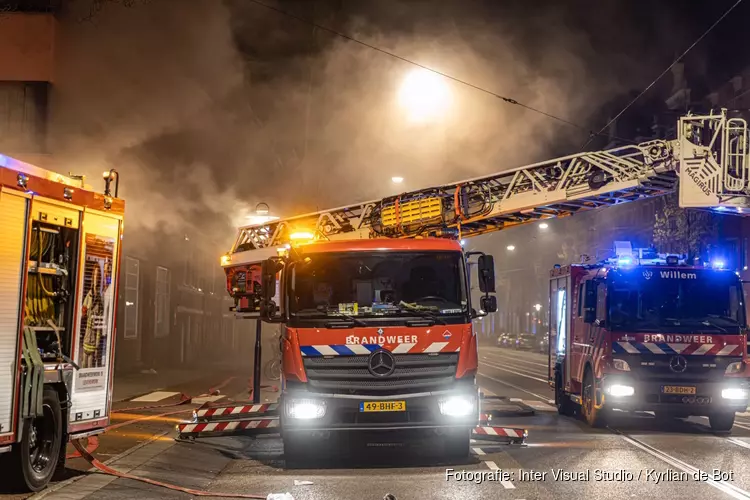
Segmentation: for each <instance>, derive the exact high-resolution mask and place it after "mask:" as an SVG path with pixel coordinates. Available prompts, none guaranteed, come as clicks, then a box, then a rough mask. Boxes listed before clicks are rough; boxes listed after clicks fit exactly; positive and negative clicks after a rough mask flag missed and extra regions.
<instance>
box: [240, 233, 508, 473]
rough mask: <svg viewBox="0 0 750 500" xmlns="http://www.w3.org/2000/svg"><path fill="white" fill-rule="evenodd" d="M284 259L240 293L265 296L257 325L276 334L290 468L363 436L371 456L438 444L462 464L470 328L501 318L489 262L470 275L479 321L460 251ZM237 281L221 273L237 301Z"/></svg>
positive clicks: (328, 251)
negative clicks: (475, 276)
mask: <svg viewBox="0 0 750 500" xmlns="http://www.w3.org/2000/svg"><path fill="white" fill-rule="evenodd" d="M280 250H281V251H280V252H279V256H278V257H272V258H270V259H268V260H265V261H263V263H262V266H261V267H262V271H261V273H260V278H261V282H260V283H257V282H256V283H255V286H253V287H250V286H248V285H247V284H245V282H246V281H249V280H250V279H249V278H245V277H242V279H241V281H242V282H243V285H242V286H243V290H247V291H248V292H249V291H251V290H261V291H262V294H263V297H262V299H260V304H261V316H262V317H263V318H264V320H266V321H269V322H276V323H283V324H284V326H283V335H282V345H281V350H282V384H283V385H282V393H281V396H280V399H279V411H280V420H281V434H282V439H283V442H284V454H285V457H286V460H287V461H295V460H302V459H303V458H305V457H310V456H315V454H316V453H318V452H319V450H320V446H321V441H323V442H328V443H332V442H334V441H335V440H336V438H341V441H342V442H343V443H345V442H347V441H349V439H350V438H351V437H356V436H360V437H361V436H364V435H367V437H368V438H369V441H368V442H369V443H375V444H376V445H377V446H391V445H401V444H403V443H404V442H405V441H406V440H407V439H408V440H410V441H412V440H416V439H419V438H421V439H432V438H435V439H438V440H439V441H437V442H438V443H441V444H442V445H443V449H444V452H445V453H446V454H447V455H449V456H452V457H458V456H467V455H468V453H469V442H470V434H471V430H472V429H473V428H474V427H475V426H476V425H477V423H478V419H479V403H480V402H479V393H478V388H477V385H476V381H475V377H476V372H477V348H478V345H477V338H476V335H475V332H474V331H473V329H472V325H471V320H472V319H473V318H475V317H478V316H480V315H485V314H487V313H489V312H494V311H496V310H497V303H496V299H495V297H494V296H491V295H489V293H491V292H494V265H493V261H492V257H491V256H487V255H483V254H482V255H481V256H480V258H479V263H478V265H477V269H478V270H479V276H480V280H479V288H480V290H481V291H483V292H485V296H483V297H482V298H481V303H480V309H481V310H480V311H479V312H477V311H476V310H474V309H472V304H471V296H470V293H469V290H470V286H469V277H468V266H467V259H468V257H469V256H470V255H471V254H470V253H468V254H465V253H464V252H463V249H462V247H461V245H460V244H459V242H458V241H456V240H449V239H439V238H425V239H403V240H400V239H364V240H362V239H360V240H348V241H346V240H345V241H328V242H326V241H322V242H321V241H314V242H310V243H309V244H302V245H294V244H292V245H288V246H287V247H286V248H282V249H280ZM251 267H254V266H251ZM238 269H244V268H243V267H242V266H240V267H235V268H234V269H233V270H231V271H230V273H229V276H230V278H229V283H228V285H229V286H231V287H232V288H233V289H237V288H238V287H237V281H238V278H237V274H238V271H237V270H238ZM240 272H242V274H243V276H253V275H255V279H257V277H258V275H259V274H258V273H257V271H256V272H251V270H247V269H245V270H243V271H240ZM254 303H258V300H256V299H253V300H246V301H245V302H244V303H243V302H242V300H239V302H238V305H239V306H243V305H244V307H252V305H253V304H254ZM394 440H395V442H394Z"/></svg>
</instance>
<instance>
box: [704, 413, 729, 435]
mask: <svg viewBox="0 0 750 500" xmlns="http://www.w3.org/2000/svg"><path fill="white" fill-rule="evenodd" d="M708 422H709V423H710V424H711V430H712V431H714V432H720V433H729V432H731V431H732V427H733V426H734V412H733V411H730V412H721V413H712V414H711V415H709V416H708Z"/></svg>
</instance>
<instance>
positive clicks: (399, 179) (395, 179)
mask: <svg viewBox="0 0 750 500" xmlns="http://www.w3.org/2000/svg"><path fill="white" fill-rule="evenodd" d="M391 182H392V183H394V184H401V183H402V182H404V178H403V177H391Z"/></svg>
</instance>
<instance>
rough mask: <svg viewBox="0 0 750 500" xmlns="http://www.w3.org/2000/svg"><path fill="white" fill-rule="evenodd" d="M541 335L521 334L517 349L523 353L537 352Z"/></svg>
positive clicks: (518, 337)
mask: <svg viewBox="0 0 750 500" xmlns="http://www.w3.org/2000/svg"><path fill="white" fill-rule="evenodd" d="M540 338H541V335H534V334H533V333H519V334H518V335H517V336H516V340H515V346H514V347H515V348H516V349H519V350H521V351H536V350H538V349H539V339H540Z"/></svg>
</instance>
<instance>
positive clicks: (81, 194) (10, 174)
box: [0, 154, 125, 214]
mask: <svg viewBox="0 0 750 500" xmlns="http://www.w3.org/2000/svg"><path fill="white" fill-rule="evenodd" d="M0 187H6V188H8V189H13V190H16V191H22V192H25V193H30V194H32V195H36V196H43V197H45V198H51V199H53V200H57V201H62V202H66V203H72V204H74V205H79V206H83V207H87V208H93V209H96V210H107V211H109V212H113V213H117V214H122V213H124V211H125V202H124V201H123V200H121V199H118V198H115V197H114V196H110V197H109V200H108V203H105V196H104V194H101V193H98V192H96V191H94V189H93V188H92V187H91V186H89V185H87V184H85V183H84V182H83V180H82V179H79V178H74V177H71V176H67V175H62V174H58V173H56V172H52V171H51V170H46V169H43V168H40V167H37V166H35V165H31V164H30V163H26V162H23V161H20V160H17V159H15V158H11V157H10V156H6V155H3V154H0ZM107 205H109V206H107Z"/></svg>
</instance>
